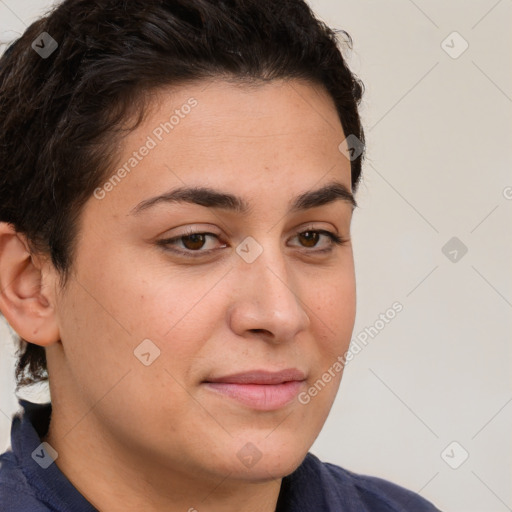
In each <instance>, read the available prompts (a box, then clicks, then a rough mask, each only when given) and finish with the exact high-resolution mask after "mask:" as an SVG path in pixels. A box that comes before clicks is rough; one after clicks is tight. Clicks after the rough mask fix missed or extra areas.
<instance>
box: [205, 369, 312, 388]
mask: <svg viewBox="0 0 512 512" xmlns="http://www.w3.org/2000/svg"><path fill="white" fill-rule="evenodd" d="M305 378H306V376H305V375H304V373H303V372H301V371H300V370H297V369H295V368H288V369H286V370H281V371H279V372H270V371H267V370H252V371H249V372H244V373H236V374H233V375H227V376H224V377H213V378H210V379H207V380H206V382H221V383H225V384H282V383H283V382H290V381H294V380H295V381H302V380H304V379H305Z"/></svg>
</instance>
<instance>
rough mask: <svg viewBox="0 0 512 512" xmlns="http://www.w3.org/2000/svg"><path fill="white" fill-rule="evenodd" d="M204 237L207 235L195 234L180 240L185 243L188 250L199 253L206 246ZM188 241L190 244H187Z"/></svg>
mask: <svg viewBox="0 0 512 512" xmlns="http://www.w3.org/2000/svg"><path fill="white" fill-rule="evenodd" d="M204 235H205V233H193V234H192V235H185V236H181V237H180V240H181V241H182V242H183V245H184V247H185V248H186V249H189V250H191V251H197V250H198V249H201V248H202V247H203V245H204V244H205V239H206V237H205V236H204ZM187 240H188V241H189V243H187V242H186V241H187Z"/></svg>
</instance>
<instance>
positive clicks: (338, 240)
mask: <svg viewBox="0 0 512 512" xmlns="http://www.w3.org/2000/svg"><path fill="white" fill-rule="evenodd" d="M304 233H319V234H320V235H325V236H327V237H329V239H330V240H331V242H332V244H334V245H332V244H331V245H330V246H329V247H328V248H326V249H317V250H314V249H312V250H310V251H307V252H312V253H316V254H323V253H327V252H331V251H332V250H333V249H334V246H335V245H338V246H341V245H344V244H346V243H347V242H348V241H349V240H348V239H345V238H342V237H340V236H339V235H337V234H336V233H332V232H331V231H326V230H325V229H309V228H308V229H305V230H303V231H299V232H298V233H297V234H296V235H295V236H298V235H303V234H304ZM192 235H210V236H213V237H214V238H217V239H219V236H218V235H216V234H215V233H208V232H203V231H193V230H191V229H190V230H187V231H186V232H185V233H183V234H181V235H179V236H175V237H173V238H166V239H164V240H159V241H158V242H157V243H158V245H161V246H163V247H164V249H165V250H167V251H170V252H173V253H176V254H178V255H180V256H185V257H190V258H200V257H204V256H208V255H210V254H212V253H214V252H215V251H218V250H220V249H210V250H208V251H202V250H197V251H192V250H191V249H188V250H186V251H184V250H176V249H170V248H169V246H170V245H173V244H174V243H175V242H178V241H180V240H181V239H182V238H187V237H189V236H192ZM305 249H306V250H307V248H305Z"/></svg>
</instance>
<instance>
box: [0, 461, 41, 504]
mask: <svg viewBox="0 0 512 512" xmlns="http://www.w3.org/2000/svg"><path fill="white" fill-rule="evenodd" d="M0 503H1V504H2V512H26V511H28V510H30V512H49V510H50V509H48V508H47V507H46V506H45V505H43V504H42V503H41V502H40V501H39V500H38V499H37V497H36V496H35V494H34V492H33V489H32V487H31V486H30V485H29V483H28V481H27V479H26V477H25V475H24V474H23V472H22V471H21V468H20V466H19V464H18V461H17V460H16V456H15V455H14V453H13V452H12V451H6V452H5V453H3V454H1V455H0Z"/></svg>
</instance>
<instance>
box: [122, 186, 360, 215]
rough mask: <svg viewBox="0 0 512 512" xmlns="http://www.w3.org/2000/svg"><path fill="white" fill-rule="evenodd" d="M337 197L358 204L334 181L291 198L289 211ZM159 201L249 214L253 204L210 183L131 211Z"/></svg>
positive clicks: (163, 196)
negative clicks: (212, 186)
mask: <svg viewBox="0 0 512 512" xmlns="http://www.w3.org/2000/svg"><path fill="white" fill-rule="evenodd" d="M335 201H343V202H346V203H349V204H350V205H351V206H352V210H353V209H354V208H356V207H357V202H356V200H355V198H354V196H353V194H352V192H350V190H349V189H348V188H347V187H346V186H345V185H344V184H343V183H339V182H337V181H333V182H330V183H328V184H327V185H324V186H323V187H321V188H319V189H317V190H311V191H308V192H304V193H303V194H300V195H298V196H297V197H295V198H293V199H292V200H291V201H290V204H289V208H288V213H297V212H299V211H304V210H308V209H310V208H316V207H319V206H323V205H326V204H330V203H333V202H335ZM160 203H191V204H197V205H200V206H206V207H208V208H218V209H223V210H228V211H233V212H235V213H238V214H240V215H247V214H248V213H249V212H250V211H251V206H250V205H249V203H248V202H247V201H246V200H245V199H244V198H242V197H239V196H235V195H233V194H230V193H227V192H221V191H219V190H215V189H213V188H210V187H179V188H177V189H174V190H171V191H169V192H166V193H164V194H161V195H159V196H155V197H151V198H149V199H145V200H144V201H141V202H140V203H139V204H137V205H136V206H135V207H134V208H132V209H131V210H130V213H129V215H139V214H140V213H142V212H143V211H146V210H148V209H150V208H152V207H153V206H155V205H157V204H160Z"/></svg>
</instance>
